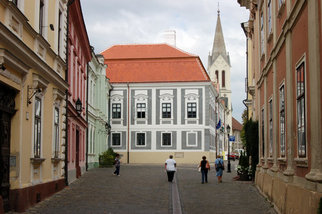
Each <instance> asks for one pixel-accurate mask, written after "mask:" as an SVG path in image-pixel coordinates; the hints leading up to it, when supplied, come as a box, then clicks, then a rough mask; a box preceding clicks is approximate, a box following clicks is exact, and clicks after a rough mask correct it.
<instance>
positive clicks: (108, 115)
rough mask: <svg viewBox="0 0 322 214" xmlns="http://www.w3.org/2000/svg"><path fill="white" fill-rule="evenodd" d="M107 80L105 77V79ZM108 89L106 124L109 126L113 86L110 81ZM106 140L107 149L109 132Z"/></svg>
mask: <svg viewBox="0 0 322 214" xmlns="http://www.w3.org/2000/svg"><path fill="white" fill-rule="evenodd" d="M106 78H107V77H106ZM108 83H109V85H110V88H109V90H108V106H107V123H108V124H109V125H110V126H111V91H112V90H113V86H112V85H111V83H110V81H108ZM107 134H108V136H107V138H108V140H107V148H108V142H110V139H111V138H110V135H111V130H110V133H107Z"/></svg>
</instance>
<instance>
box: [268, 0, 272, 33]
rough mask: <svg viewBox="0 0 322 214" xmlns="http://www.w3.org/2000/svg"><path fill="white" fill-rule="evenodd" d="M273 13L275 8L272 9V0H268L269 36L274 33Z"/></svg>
mask: <svg viewBox="0 0 322 214" xmlns="http://www.w3.org/2000/svg"><path fill="white" fill-rule="evenodd" d="M272 12H273V8H272V0H268V3H267V15H268V20H267V23H268V35H270V34H271V33H273V22H272Z"/></svg>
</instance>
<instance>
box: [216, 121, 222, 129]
mask: <svg viewBox="0 0 322 214" xmlns="http://www.w3.org/2000/svg"><path fill="white" fill-rule="evenodd" d="M220 127H221V120H220V119H219V121H218V123H217V125H216V129H220Z"/></svg>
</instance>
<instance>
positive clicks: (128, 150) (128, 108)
mask: <svg viewBox="0 0 322 214" xmlns="http://www.w3.org/2000/svg"><path fill="white" fill-rule="evenodd" d="M127 163H128V164H129V163H130V85H129V83H127Z"/></svg>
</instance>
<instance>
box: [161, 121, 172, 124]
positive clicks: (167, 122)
mask: <svg viewBox="0 0 322 214" xmlns="http://www.w3.org/2000/svg"><path fill="white" fill-rule="evenodd" d="M162 124H171V121H170V120H169V121H164V120H163V121H162Z"/></svg>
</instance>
